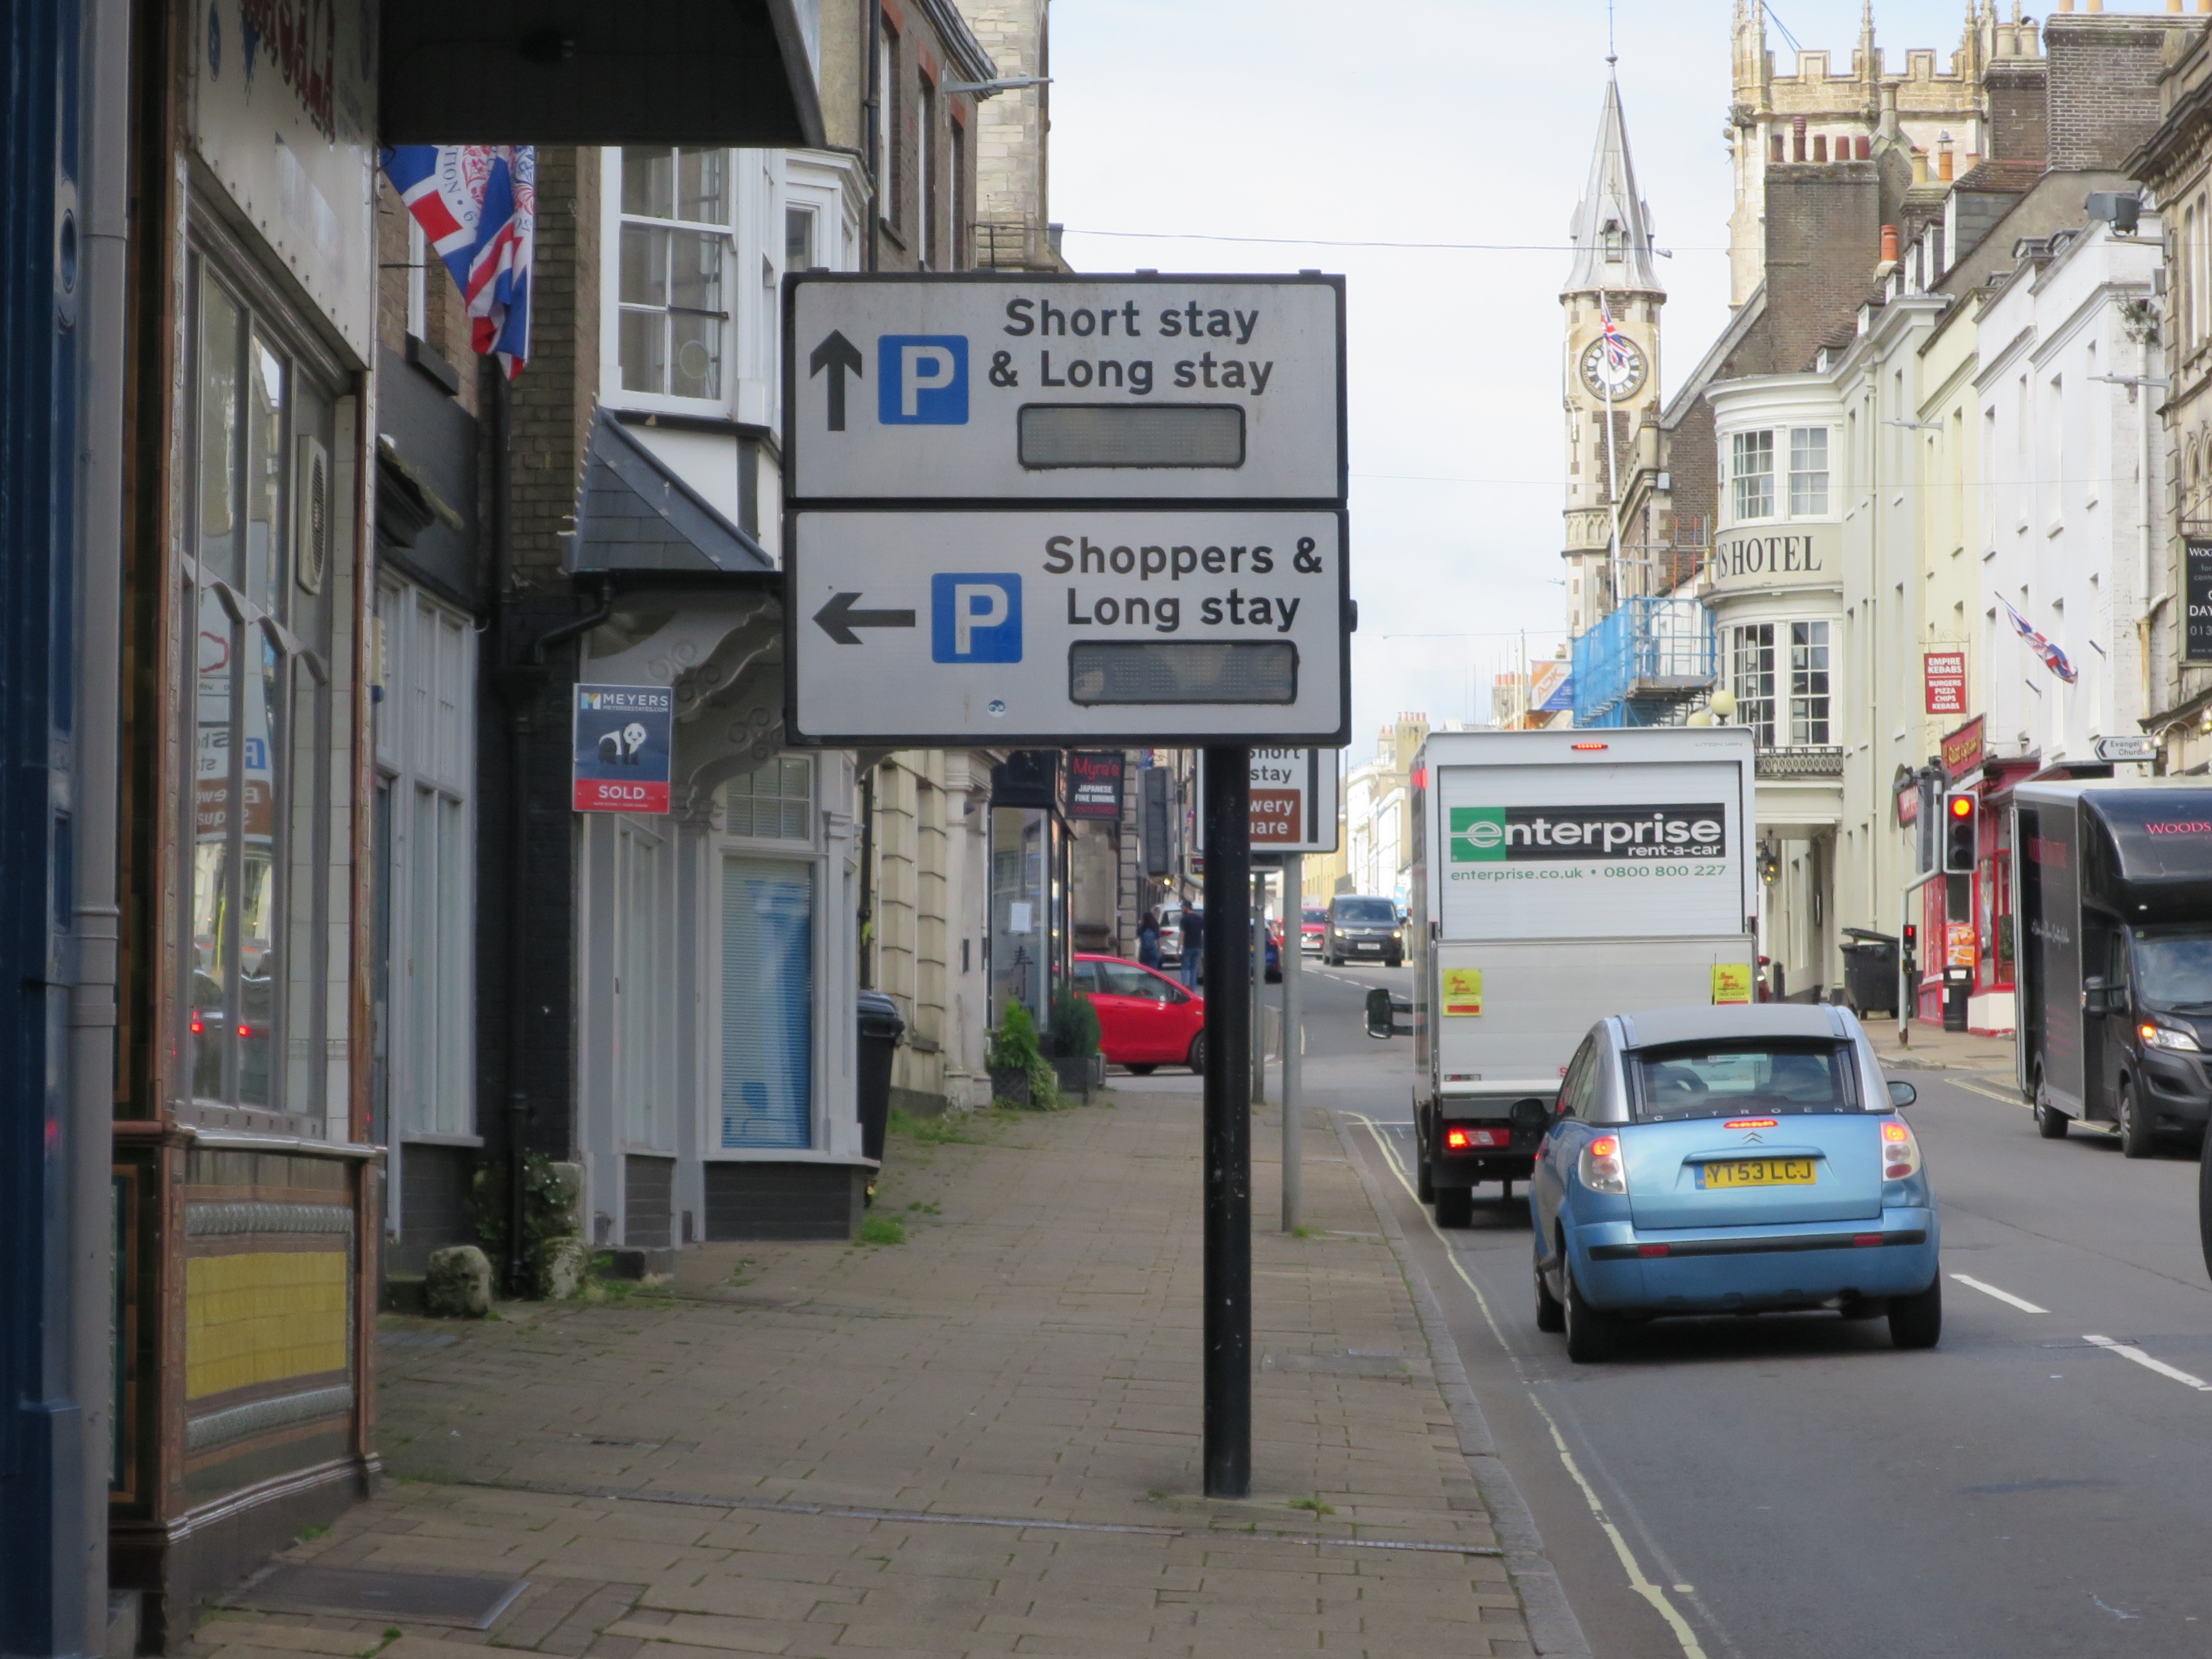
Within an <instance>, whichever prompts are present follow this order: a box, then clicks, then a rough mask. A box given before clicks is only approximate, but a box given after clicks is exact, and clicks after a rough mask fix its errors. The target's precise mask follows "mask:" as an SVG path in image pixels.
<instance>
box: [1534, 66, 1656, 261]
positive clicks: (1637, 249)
mask: <svg viewBox="0 0 2212 1659" xmlns="http://www.w3.org/2000/svg"><path fill="white" fill-rule="evenodd" d="M1567 235H1568V240H1570V241H1571V242H1572V243H1573V244H1574V248H1575V262H1574V268H1573V269H1572V270H1571V271H1570V272H1569V273H1568V276H1567V281H1566V285H1565V287H1564V288H1562V289H1560V290H1559V291H1560V292H1561V293H1562V294H1588V293H1592V292H1595V290H1597V289H1606V290H1607V291H1608V292H1612V293H1638V294H1664V293H1665V292H1666V289H1664V288H1662V286H1661V285H1660V283H1659V273H1658V271H1657V270H1656V268H1655V267H1654V265H1653V264H1652V252H1653V250H1652V246H1651V210H1650V206H1649V205H1648V204H1646V203H1645V202H1644V198H1643V197H1641V196H1639V195H1638V194H1637V191H1636V168H1635V167H1634V165H1633V164H1632V162H1631V161H1629V159H1628V124H1627V122H1626V118H1624V117H1623V116H1622V114H1621V112H1620V82H1617V81H1615V80H1614V79H1613V77H1612V76H1607V78H1606V83H1605V103H1604V105H1603V106H1602V107H1601V110H1600V111H1599V113H1598V126H1597V151H1596V153H1595V155H1592V156H1591V158H1590V172H1589V184H1588V185H1584V186H1583V199H1582V205H1581V206H1579V207H1577V209H1576V210H1575V219H1574V225H1573V228H1571V230H1570V231H1569V232H1568V234H1567Z"/></svg>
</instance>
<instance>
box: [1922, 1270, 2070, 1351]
mask: <svg viewBox="0 0 2212 1659" xmlns="http://www.w3.org/2000/svg"><path fill="white" fill-rule="evenodd" d="M1951 1277H1952V1278H1954V1279H1957V1280H1958V1281H1959V1282H1960V1284H1961V1285H1965V1286H1966V1288H1967V1289H1968V1290H1970V1291H1980V1292H1981V1293H1982V1294H1983V1295H1984V1296H1993V1297H1996V1299H1997V1300H1998V1301H2000V1302H2002V1303H2006V1304H2009V1305H2010V1306H2012V1307H2015V1308H2017V1309H2019V1310H2021V1312H2022V1313H2049V1312H2050V1311H2051V1310H2050V1309H2048V1308H2039V1307H2037V1306H2036V1305H2035V1304H2033V1302H2030V1301H2029V1300H2028V1299H2027V1297H2022V1296H2015V1295H2014V1294H2013V1293H2012V1292H2011V1291H2001V1290H1999V1289H1998V1288H1997V1287H1996V1285H1984V1284H1983V1283H1982V1281H1981V1280H1980V1279H1969V1278H1967V1277H1966V1274H1964V1273H1953V1274H1952V1275H1951ZM2092 1340H2094V1339H2092Z"/></svg>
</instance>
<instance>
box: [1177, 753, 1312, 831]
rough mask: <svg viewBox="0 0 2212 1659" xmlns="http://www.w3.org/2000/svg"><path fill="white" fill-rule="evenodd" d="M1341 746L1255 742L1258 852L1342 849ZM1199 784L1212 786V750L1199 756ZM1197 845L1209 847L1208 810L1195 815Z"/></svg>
mask: <svg viewBox="0 0 2212 1659" xmlns="http://www.w3.org/2000/svg"><path fill="white" fill-rule="evenodd" d="M1343 753H1344V751H1343V750H1340V749H1280V748H1255V749H1254V750H1252V813H1251V836H1252V850H1253V852H1255V853H1334V851H1336V833H1337V829H1336V826H1337V797H1338V784H1337V778H1338V767H1339V763H1340V761H1341V759H1342V757H1343ZM1198 788H1199V793H1200V798H1201V799H1203V797H1204V795H1205V792H1206V751H1205V750H1200V751H1199V757H1198ZM1193 822H1194V825H1195V827H1196V829H1197V832H1198V833H1197V850H1198V851H1199V852H1200V853H1203V852H1204V851H1205V850H1206V814H1205V813H1203V812H1200V813H1198V814H1197V815H1195V817H1194V820H1193Z"/></svg>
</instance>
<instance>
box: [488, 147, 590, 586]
mask: <svg viewBox="0 0 2212 1659" xmlns="http://www.w3.org/2000/svg"><path fill="white" fill-rule="evenodd" d="M530 303H531V312H532V314H531V319H530V367H529V368H528V369H527V370H526V372H525V373H524V374H523V375H522V377H521V378H520V380H516V381H515V382H514V395H513V426H512V430H511V432H510V435H509V441H508V446H507V447H508V453H509V454H510V456H511V458H512V463H511V464H512V466H513V484H512V489H513V526H512V534H513V548H514V566H515V573H516V579H517V584H518V586H523V587H543V586H546V585H548V584H549V583H552V582H556V581H559V580H561V579H560V574H559V573H560V568H561V559H562V542H561V539H560V538H561V537H562V535H563V534H564V533H565V532H569V531H572V530H574V528H575V517H576V499H577V490H578V489H579V488H580V485H581V483H582V481H583V476H584V458H585V450H586V446H587V445H588V444H589V442H590V441H591V431H592V410H593V409H594V407H595V405H596V404H597V403H598V394H599V151H598V150H597V149H577V148H575V147H574V146H562V147H558V148H556V147H551V146H540V147H539V149H538V257H537V266H536V268H535V270H533V271H532V274H531V285H530ZM563 585H564V586H565V584H563Z"/></svg>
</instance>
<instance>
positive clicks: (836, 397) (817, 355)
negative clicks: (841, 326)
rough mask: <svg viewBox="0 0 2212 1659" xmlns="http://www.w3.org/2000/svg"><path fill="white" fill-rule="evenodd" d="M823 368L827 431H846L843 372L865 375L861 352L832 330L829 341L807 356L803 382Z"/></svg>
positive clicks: (810, 378)
mask: <svg viewBox="0 0 2212 1659" xmlns="http://www.w3.org/2000/svg"><path fill="white" fill-rule="evenodd" d="M825 368H826V369H828V370H829V429H830V430H831V431H832V432H842V431H843V430H844V429H845V374H846V371H847V370H848V369H849V370H851V371H852V372H853V373H854V374H866V373H867V369H866V367H865V366H864V364H863V362H862V359H861V356H860V347H858V346H856V345H854V343H852V342H851V341H850V340H848V339H847V338H846V337H844V336H843V335H842V333H840V332H839V331H837V330H836V329H834V328H833V329H831V330H830V331H829V338H828V339H826V340H824V341H823V342H822V343H821V344H820V345H818V346H817V347H815V348H814V349H813V350H812V351H811V353H809V354H808V356H807V359H806V378H807V379H809V380H812V379H813V378H814V377H815V376H816V375H817V374H820V373H821V372H822V371H823V369H825Z"/></svg>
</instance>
